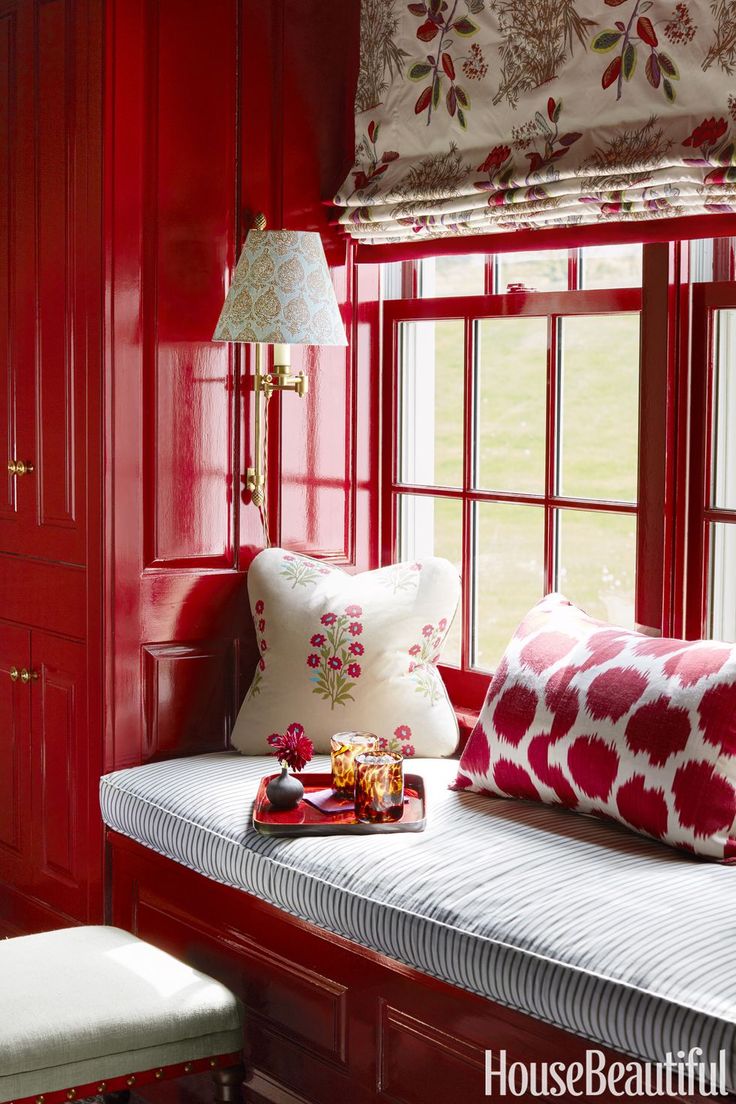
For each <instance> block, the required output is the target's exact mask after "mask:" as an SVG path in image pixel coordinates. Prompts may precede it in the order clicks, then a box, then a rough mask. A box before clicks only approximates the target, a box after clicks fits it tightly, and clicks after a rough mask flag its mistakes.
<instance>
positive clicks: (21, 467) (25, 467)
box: [8, 460, 33, 475]
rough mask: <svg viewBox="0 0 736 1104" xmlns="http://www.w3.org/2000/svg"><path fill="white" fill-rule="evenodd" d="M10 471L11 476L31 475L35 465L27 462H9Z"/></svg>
mask: <svg viewBox="0 0 736 1104" xmlns="http://www.w3.org/2000/svg"><path fill="white" fill-rule="evenodd" d="M8 471H9V472H10V474H11V475H30V474H31V472H32V471H33V464H31V463H30V462H29V463H26V461H25V460H8Z"/></svg>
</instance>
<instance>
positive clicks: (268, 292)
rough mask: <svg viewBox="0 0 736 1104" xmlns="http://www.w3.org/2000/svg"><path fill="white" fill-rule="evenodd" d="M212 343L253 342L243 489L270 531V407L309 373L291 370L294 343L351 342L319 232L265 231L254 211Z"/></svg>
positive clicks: (300, 389) (301, 391)
mask: <svg viewBox="0 0 736 1104" xmlns="http://www.w3.org/2000/svg"><path fill="white" fill-rule="evenodd" d="M213 340H215V341H233V342H235V341H239V342H240V341H242V342H246V341H248V342H252V343H254V344H255V370H254V375H253V392H254V394H255V415H254V430H255V441H254V447H253V466H252V467H249V468H248V469H247V470H246V486H247V489H248V491H249V492H250V494H251V500H252V502H253V503H254V505H255V506H258V508H259V509H260V510H261V513H262V515H263V517H264V528H267V527H266V522H265V510H266V457H265V448H266V441H267V434H268V404H269V402H270V399H271V396H272V395H273V394H274V393H275V392H277V391H294V392H295V393H296V394H297V395H299V397H300V398H303V397H304V396H305V395H306V393H307V390H308V387H309V380H308V378H307V376H306V374H305V373H304V372H298V373H297V374H296V375H295V376H292V375H291V349H290V346H291V345H347V343H348V340H347V336H346V334H345V327H344V326H343V323H342V319H341V318H340V311H339V309H338V305H337V299H336V298H335V292H334V289H333V287H332V281H331V279H330V271H329V269H328V267H327V261H326V259H325V254H324V249H323V248H322V242H321V240H320V236H319V234H316V233H313V232H309V231H304V230H267V229H266V219H265V217H264V216H263V215H256V218H255V220H254V226H253V229H252V230H251V231H250V232H249V233H248V237H247V238H246V241H245V246H244V248H243V252H242V253H241V255H240V259H239V261H238V264H237V267H236V269H235V275H234V277H233V282H232V284H231V286H230V290H229V291H228V293H227V297H226V298H225V303H224V306H223V308H222V311H221V313H220V317H219V319H218V322H217V326H216V327H215V332H214V335H213ZM264 344H265V345H273V369H272V370H271V371H265V370H264V356H263V346H264ZM266 538H267V539H268V532H266Z"/></svg>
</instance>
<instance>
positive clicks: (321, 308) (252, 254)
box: [214, 230, 348, 345]
mask: <svg viewBox="0 0 736 1104" xmlns="http://www.w3.org/2000/svg"><path fill="white" fill-rule="evenodd" d="M214 340H215V341H265V342H268V343H269V344H284V345H347V343H348V340H347V337H346V335H345V327H344V326H343V324H342V319H341V318H340V312H339V310H338V307H337V300H336V298H335V292H334V289H333V287H332V281H331V280H330V273H329V270H328V268H327V261H326V260H325V254H324V250H323V248H322V242H321V240H320V236H319V234H314V233H309V232H307V231H304V230H251V231H250V233H249V234H248V237H247V239H246V242H245V248H244V249H243V252H242V253H241V255H240V260H239V261H238V266H237V268H236V269H235V278H234V279H233V283H232V286H231V288H230V290H229V292H228V293H227V298H226V299H225V305H224V306H223V308H222V313H221V314H220V318H219V320H218V323H217V327H216V329H215V333H214Z"/></svg>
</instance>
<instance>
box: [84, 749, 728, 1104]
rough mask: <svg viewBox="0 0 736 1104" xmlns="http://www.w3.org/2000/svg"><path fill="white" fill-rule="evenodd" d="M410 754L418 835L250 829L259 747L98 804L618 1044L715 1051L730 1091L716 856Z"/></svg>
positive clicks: (484, 991)
mask: <svg viewBox="0 0 736 1104" xmlns="http://www.w3.org/2000/svg"><path fill="white" fill-rule="evenodd" d="M312 768H313V769H314V770H325V769H328V760H327V759H326V758H325V757H318V758H317V759H315V761H314V763H313V764H312ZM412 768H413V769H415V770H417V772H418V773H420V774H422V775H423V776H424V778H425V782H426V785H427V791H428V807H429V823H428V827H427V830H426V832H424V833H423V834H421V835H414V834H407V835H399V836H385V837H377V836H348V837H323V838H305V839H291V840H284V839H273V838H267V837H263V836H259V835H257V834H256V833H255V832H254V831H253V828H252V826H251V823H250V819H251V813H252V805H253V798H254V796H255V792H256V788H257V785H258V781H259V779H260V778H261V776H262V775H263V774H265V773H267V772H268V771H270V770H272V769H273V760H269V759H268V758H263V757H253V758H244V757H242V756H240V755H238V754H237V753H232V752H221V753H216V754H211V755H203V756H197V757H195V758H191V759H179V760H173V761H170V762H163V763H154V764H150V765H148V766H144V767H137V768H134V769H132V770H125V771H118V772H117V773H116V774H110V775H107V776H106V777H104V778H103V779H102V784H101V804H102V812H103V817H104V819H105V822H106V823H107V824H108V825H109V826H110V827H111V828H114V829H115V830H116V831H118V832H122V833H123V834H124V835H127V836H130V837H131V838H132V839H135V840H138V841H139V842H140V843H143V844H145V845H146V846H148V847H151V848H153V849H154V850H155V851H158V852H160V853H161V854H163V855H167V856H169V857H170V858H172V859H175V860H176V861H177V862H180V863H183V864H184V865H185V866H188V867H191V868H192V869H193V870H197V871H199V872H200V873H201V874H204V875H205V876H206V877H209V878H212V879H214V880H215V881H218V882H223V883H225V884H227V885H231V886H235V887H237V888H240V889H244V890H247V891H248V892H249V893H252V894H255V895H256V896H257V897H260V898H262V899H263V900H265V901H268V902H270V903H271V904H273V905H276V906H277V907H279V908H282V909H284V910H285V911H286V912H289V913H291V914H292V915H294V916H298V917H300V918H301V919H304V920H308V921H311V922H312V923H315V924H318V925H319V926H320V927H322V928H324V929H327V930H329V931H332V932H335V933H337V934H339V935H342V936H345V937H346V938H347V939H350V940H353V941H354V942H356V943H359V944H361V945H362V946H365V947H369V948H372V949H374V950H377V951H380V952H382V953H384V954H387V955H389V956H390V957H392V958H394V959H396V960H398V961H400V962H404V963H406V964H407V965H409V966H413V967H416V968H417V969H419V970H421V971H423V972H424V973H426V974H430V975H433V976H434V977H437V978H440V979H442V980H444V981H448V982H451V983H452V984H454V985H457V986H459V987H460V988H462V989H467V990H470V991H471V992H473V993H478V994H480V995H481V996H484V997H490V998H491V999H493V1000H494V1001H498V1002H499V1003H500V1004H503V1005H507V1006H509V1007H511V1008H515V1009H517V1010H520V1011H522V1012H527V1013H529V1014H530V1015H532V1016H534V1017H536V1018H537V1019H539V1020H543V1021H545V1022H546V1023H552V1024H556V1025H557V1026H559V1027H562V1028H565V1029H566V1030H568V1031H572V1032H574V1033H576V1034H578V1035H582V1036H584V1037H585V1038H588V1039H591V1040H594V1041H595V1042H598V1043H602V1044H604V1045H608V1046H611V1047H613V1048H614V1049H616V1050H618V1051H623V1052H626V1053H629V1054H633V1055H636V1056H638V1057H641V1058H646V1059H652V1060H656V1061H663V1060H664V1059H665V1056H666V1053H667V1052H668V1051H669V1052H676V1051H678V1050H685V1051H688V1050H689V1049H690V1048H691V1047H693V1046H699V1047H702V1048H703V1050H704V1051H705V1053H706V1055H708V1060H710V1061H716V1060H717V1058H718V1052H719V1051H720V1050H722V1049H723V1050H725V1051H726V1052H727V1054H728V1061H729V1063H730V1077H731V1080H730V1087H731V1089H732V1090H733V1089H734V1088H735V1087H736V1057H735V1051H736V1047H735V1040H736V959H735V958H734V955H733V953H732V949H733V946H734V941H735V939H736V871H735V870H734V869H733V868H729V867H723V866H715V865H711V864H705V863H702V862H699V861H697V860H695V859H692V858H690V857H688V856H686V855H683V854H679V853H677V852H675V851H672V850H670V849H669V848H667V847H664V846H663V845H661V844H659V843H655V842H653V841H650V840H647V839H644V838H639V837H636V836H633V835H631V834H630V833H629V832H627V831H626V830H625V829H623V828H619V827H618V826H616V825H609V824H606V823H603V822H599V821H597V820H593V819H591V818H588V817H581V816H578V815H575V814H572V813H570V812H568V811H567V810H565V809H561V808H547V807H545V806H536V805H532V804H527V803H522V802H519V803H516V802H514V803H512V802H508V801H501V800H499V801H489V800H488V798H487V797H484V796H482V795H477V794H472V793H456V792H452V791H450V790H449V789H448V784H449V783H450V782H451V781H452V780H453V779H454V777H455V774H456V770H457V763H456V762H453V761H451V760H442V759H439V760H437V759H426V760H425V759H420V760H416V761H415V762H414V763H413V764H412Z"/></svg>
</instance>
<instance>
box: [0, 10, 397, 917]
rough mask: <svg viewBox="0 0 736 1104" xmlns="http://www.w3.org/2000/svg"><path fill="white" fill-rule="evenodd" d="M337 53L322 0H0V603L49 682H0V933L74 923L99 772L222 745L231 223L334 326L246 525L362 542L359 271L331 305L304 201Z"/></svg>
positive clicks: (243, 516) (357, 555) (322, 138)
mask: <svg viewBox="0 0 736 1104" xmlns="http://www.w3.org/2000/svg"><path fill="white" fill-rule="evenodd" d="M357 41H358V8H357V5H345V4H341V3H339V2H337V0H330V2H329V3H324V2H318V0H275V2H273V3H269V4H267V5H264V4H262V3H260V2H256V0H213V3H212V4H210V5H208V8H207V17H206V19H205V18H203V17H202V12H201V9H200V8H199V7H198V6H197V5H195V4H191V5H183V6H182V5H181V4H180V3H176V2H175V0H160V2H158V3H151V2H149V0H131V3H127V2H126V3H115V2H113V0H107V2H106V3H105V4H99V3H96V2H94V0H76V2H75V3H72V2H71V0H47V2H45V3H44V4H42V5H38V4H36V3H34V2H33V0H0V189H3V191H2V192H0V340H2V341H3V344H4V346H5V347H7V348H9V349H10V351H11V355H10V356H9V357H8V358H7V360H4V362H3V364H2V366H0V373H2V376H1V377H0V389H1V391H2V396H3V400H2V401H3V403H4V404H6V405H5V406H4V409H3V416H2V418H0V434H1V435H2V436H1V437H0V440H2V445H3V447H4V448H5V449H6V451H7V458H8V459H16V458H18V459H23V460H26V461H32V462H33V463H34V468H35V471H34V473H33V474H32V475H27V476H23V477H20V478H18V477H14V478H12V479H8V480H7V481H6V482H5V483H4V489H3V492H2V495H0V602H2V609H3V617H4V618H5V620H6V622H7V623H8V624H9V629H10V628H14V627H16V626H17V627H18V628H19V631H20V632H21V636H22V638H23V639H25V636H23V634H24V633H25V634H28V632H29V631H30V634H31V650H33V646H34V642H35V645H36V647H37V650H38V649H39V648H42V649H43V662H44V665H45V667H46V668H48V671H49V672H52V671H53V677H52V675H51V674H49V677H48V680H47V681H46V682H45V683H44V684H43V685H44V687H45V690H44V691H43V693H44V695H45V696H44V697H43V698H42V699H41V698H40V695H41V693H42V691H41V689H40V686H41V684H40V683H39V684H34V685H33V687H31V688H30V689H29V688H28V687H24V688H23V689H24V692H25V694H26V695H28V694H30V695H31V697H30V698H29V699H28V701H27V702H26V699H25V698H18V695H17V694H15V692H14V693H13V694H10V693H9V692H8V693H6V694H4V695H3V696H2V697H0V707H1V708H2V714H1V715H0V721H2V722H5V723H6V727H7V728H8V730H10V731H13V732H14V733H16V734H20V735H17V736H16V741H15V744H14V745H13V746H12V747H11V748H10V749H9V750H8V764H7V765H8V768H9V769H10V770H11V774H10V775H9V776H6V777H4V778H2V779H0V797H1V798H2V800H3V801H4V802H5V805H6V807H7V809H8V810H9V813H8V816H9V818H10V819H9V820H6V821H5V822H3V824H2V827H1V828H0V831H2V832H3V833H6V834H8V836H9V843H8V847H7V848H6V850H7V851H8V854H7V856H5V852H4V850H3V840H2V839H0V874H5V875H7V877H8V879H9V880H8V882H7V883H6V885H5V886H4V887H3V889H2V893H0V926H1V927H2V928H3V930H4V931H7V932H17V931H22V930H24V929H28V930H33V929H35V928H38V927H53V926H54V924H63V923H68V922H72V920H74V919H77V920H90V919H95V918H98V917H99V915H100V910H101V880H102V847H101V837H100V829H99V813H98V808H97V799H96V787H97V778H98V776H99V773H100V771H101V770H102V769H108V770H109V769H113V768H114V767H116V766H126V765H133V764H137V763H140V762H144V761H146V760H147V759H150V758H154V757H161V756H167V755H177V754H189V753H194V752H197V751H200V752H201V751H206V750H208V749H210V748H218V747H223V746H225V743H226V741H227V737H228V732H229V728H230V726H231V724H232V720H233V717H234V714H235V711H236V709H237V706H238V703H239V701H240V699H241V698H242V695H243V692H244V689H245V687H246V686H247V685H248V682H249V679H250V675H251V672H252V668H253V664H254V661H255V649H254V644H253V640H252V634H251V626H250V616H249V613H248V609H247V596H246V585H245V580H246V571H247V567H248V564H249V562H250V559H251V558H252V556H253V555H254V554H255V553H256V552H257V551H258V550H259V549H260V548H261V547H262V546H263V543H264V537H263V531H262V526H261V519H260V516H259V513H258V511H257V510H256V509H255V508H254V507H253V506H252V505H251V503H250V501H249V498H248V496H247V494H246V493H245V483H244V472H245V468H246V466H247V464H248V463H250V462H251V460H252V457H251V440H252V433H251V420H252V401H251V400H252V395H251V391H250V382H249V381H250V376H251V369H252V365H251V363H250V350H249V349H242V348H239V347H232V346H227V345H224V344H216V343H213V342H212V341H211V334H212V331H213V329H214V324H215V321H216V319H217V315H218V313H219V310H220V307H221V305H222V302H223V299H224V296H225V292H226V289H227V286H228V283H229V279H230V276H231V273H232V270H233V267H234V264H235V261H236V258H237V255H238V253H239V250H240V246H241V244H242V240H243V236H244V232H245V230H246V229H247V227H248V226H249V225H250V221H249V220H250V216H251V214H252V213H253V212H254V211H257V210H264V211H265V212H266V214H267V216H268V218H269V222H270V225H272V226H279V225H293V226H300V227H306V228H311V229H317V230H319V231H320V232H321V233H322V235H323V238H324V240H325V245H326V250H327V255H328V258H329V260H330V263H331V264H332V266H333V269H334V273H335V282H336V288H337V291H338V295H339V297H340V301H341V302H342V304H343V306H344V312H345V321H346V324H347V327H348V330H349V332H350V335H351V338H352V339H353V343H352V345H351V347H350V348H349V349H348V350H324V351H309V352H306V351H305V352H301V351H298V352H297V355H296V357H295V360H298V359H299V358H300V357H302V356H308V357H309V358H310V366H311V369H312V373H311V375H312V385H313V393H312V395H311V396H310V398H309V399H308V400H307V402H306V403H305V404H299V403H298V401H297V400H296V399H295V398H294V397H293V396H289V399H291V400H292V403H291V405H290V407H289V408H287V411H286V418H287V422H286V425H285V432H283V433H282V432H281V426H280V417H279V412H278V408H277V407H278V404H276V408H275V411H274V413H275V417H274V418H273V420H272V427H273V435H272V454H271V455H272V464H271V471H270V481H271V488H272V502H273V509H272V513H271V519H270V520H271V536H272V538H273V539H274V540H278V539H279V538H280V537H282V539H285V540H286V539H288V540H292V541H293V542H295V543H296V542H298V541H300V540H301V541H302V545H303V544H304V541H303V533H304V532H305V531H306V532H308V540H309V542H310V547H312V548H313V549H314V550H316V551H320V550H322V551H325V552H328V553H331V554H332V556H333V557H334V558H335V559H337V560H339V562H341V563H344V564H345V566H347V567H349V568H351V567H353V566H355V564H356V563H357V562H360V563H361V565H364V566H365V565H367V563H366V561H367V559H368V558H369V552H368V551H367V550H368V549H370V548H371V547H372V544H371V542H373V543H374V544H375V542H376V540H377V527H376V524H375V519H376V511H375V494H376V491H375V488H376V486H377V479H376V467H377V455H378V453H377V434H376V432H375V424H374V421H373V419H374V418H375V416H376V407H375V400H374V397H373V394H374V393H373V390H372V379H373V374H372V373H373V367H372V365H373V364H374V363H375V357H374V355H373V348H374V342H375V335H376V333H377V329H378V315H377V309H376V302H377V273H376V270H371V269H366V270H365V271H364V273H363V274H362V275H361V277H360V281H361V291H360V294H361V297H362V300H363V303H362V305H361V307H360V309H356V310H353V307H352V302H353V299H354V298H355V295H356V284H355V281H356V279H357V278H358V277H357V276H356V274H355V267H354V262H353V257H352V252H351V247H349V245H348V244H347V243H346V241H345V239H344V238H343V237H342V236H341V235H337V234H335V233H334V232H333V231H332V230H331V228H330V226H329V224H328V220H327V215H326V212H325V209H324V207H323V204H322V197H323V195H324V194H325V189H327V190H329V187H331V186H332V184H331V178H332V177H333V175H334V176H335V177H337V176H339V175H340V173H342V171H343V165H342V162H343V161H344V160H345V159H346V158H348V157H349V155H350V146H351V141H349V140H348V138H347V135H348V133H349V130H350V127H351V126H352V110H351V105H350V101H351V95H346V89H347V88H348V87H349V86H350V84H351V82H352V83H354V80H355V74H356V72H357ZM325 59H328V60H329V63H328V64H323V63H324V62H325ZM317 70H319V73H320V79H319V80H317V79H315V72H316V71H317ZM103 104H104V114H103ZM34 134H35V135H36V137H35V139H34ZM103 144H104V163H103V159H102V149H103ZM328 179H329V180H330V184H329V186H328V184H327V181H328ZM36 257H37V258H38V265H37V266H36V262H35V258H36ZM358 349H360V358H361V359H360V361H359V359H358ZM34 358H35V359H34ZM34 364H35V366H36V370H35V371H33V370H31V369H32V367H33V365H34ZM295 367H296V365H295ZM337 423H339V424H340V425H341V426H342V427H343V431H342V433H341V435H339V436H338V435H336V434H335V433H334V432H333V430H332V429H331V428H330V429H329V430H328V432H325V427H330V426H332V425H334V424H337ZM1 455H2V458H3V462H4V461H5V456H6V453H5V452H3V453H2V454H1ZM280 470H281V471H283V472H284V473H285V483H286V485H287V490H286V492H285V494H284V496H283V498H284V501H283V504H282V502H281V501H280V497H281V496H280V494H279V489H280V488H279V483H280V480H279V473H280ZM304 473H306V475H304ZM303 502H306V504H307V505H306V509H304V510H303V509H302V503H303ZM343 518H347V520H346V521H345V522H343ZM40 633H43V634H51V635H50V636H48V635H39V634H40ZM11 635H12V634H11ZM3 639H7V640H8V646H7V648H5V647H3V649H2V655H3V660H4V662H6V666H8V667H9V666H10V665H12V664H13V662H14V661H13V659H12V656H11V654H10V652H11V651H12V647H13V641H12V640H11V639H10V637H7V638H3ZM64 649H66V651H64ZM80 649H81V651H80ZM62 652H63V654H62ZM18 665H19V666H21V665H22V661H21V663H19V664H18ZM72 687H73V688H74V689H73V697H74V712H73V716H72V715H69V714H62V713H61V710H62V709H63V708H66V705H68V704H69V700H70V695H72ZM34 694H35V695H36V696H37V697H39V700H40V701H41V700H42V702H43V710H42V711H41V713H39V712H38V709H36V708H34V706H33V702H34V700H35V699H34V698H33V695H34ZM24 702H25V703H26V704H27V705H28V707H29V709H28V718H26V717H25V713H24V710H25V705H24V704H23V703H24ZM65 702H66V705H65ZM52 706H53V709H54V710H59V711H60V712H59V713H58V715H56V714H54V715H53V716H52V715H51V714H49V713H47V712H46V710H48V709H51V708H52ZM37 714H38V715H37ZM41 722H43V726H45V727H41V728H40V727H39V725H40V724H41ZM34 725H35V727H34ZM65 726H66V727H65ZM31 749H33V750H31ZM63 751H66V752H68V754H69V756H70V757H71V758H70V760H69V762H77V765H78V766H79V772H78V773H77V772H76V771H75V772H74V775H75V780H76V784H77V786H78V792H74V793H73V795H72V802H71V804H70V805H68V807H67V808H66V810H65V809H64V808H62V802H61V801H60V797H59V793H60V791H59V789H58V788H55V785H56V784H55V782H54V779H53V777H52V776H51V774H50V772H51V762H52V761H53V763H54V769H55V770H56V772H57V774H58V784H59V785H61V783H62V781H63V779H64V778H66V776H67V775H66V772H67V766H66V765H65V764H66V761H64V764H62V761H61V758H60V757H62V758H63V755H62V752H63ZM42 753H44V754H46V755H47V756H48V762H49V766H48V769H47V767H46V766H45V763H46V759H44V758H43V755H42ZM18 756H20V757H21V759H23V757H24V756H25V759H23V761H24V762H26V760H28V762H30V764H31V765H30V766H28V768H27V770H26V768H25V767H24V771H25V773H23V772H21V773H19V768H18V767H17V760H18ZM29 756H30V757H31V758H30V760H29V758H28V757H29ZM80 757H81V759H83V762H81V760H80ZM62 765H63V766H64V769H63V770H61V767H62ZM13 772H14V773H13ZM39 772H40V775H39ZM47 775H48V777H47ZM9 779H13V781H12V782H11V781H9ZM29 795H30V796H29ZM33 795H36V796H33ZM31 799H32V800H33V801H34V802H36V805H35V806H34V807H35V808H37V809H38V810H39V816H41V817H42V818H47V819H48V821H49V823H54V824H55V826H56V828H55V830H56V832H57V835H56V836H55V837H53V838H51V837H49V839H48V840H46V842H45V843H43V845H42V846H41V845H39V847H40V850H39V849H38V848H36V849H35V850H34V848H35V846H36V845H35V844H29V848H30V850H28V849H27V848H26V847H25V843H24V844H23V847H22V848H21V853H22V858H19V859H18V860H17V862H15V865H13V847H14V846H15V844H14V843H13V840H14V838H15V837H14V836H13V831H12V830H13V823H14V822H13V819H12V817H13V816H14V814H12V815H11V813H10V810H12V809H14V808H16V807H17V805H18V802H19V801H21V802H23V804H24V806H25V807H27V804H26V801H27V800H31ZM88 817H89V820H88V819H87V818H88ZM37 831H38V832H40V833H42V835H41V836H40V837H39V838H41V839H42V840H43V832H45V831H46V824H45V822H44V824H43V825H40V826H39V827H38V829H37ZM70 833H71V834H70ZM54 848H56V849H57V850H53V849H54ZM4 856H5V857H4ZM6 858H7V862H6ZM2 864H5V865H2ZM11 867H13V869H12V870H11Z"/></svg>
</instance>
